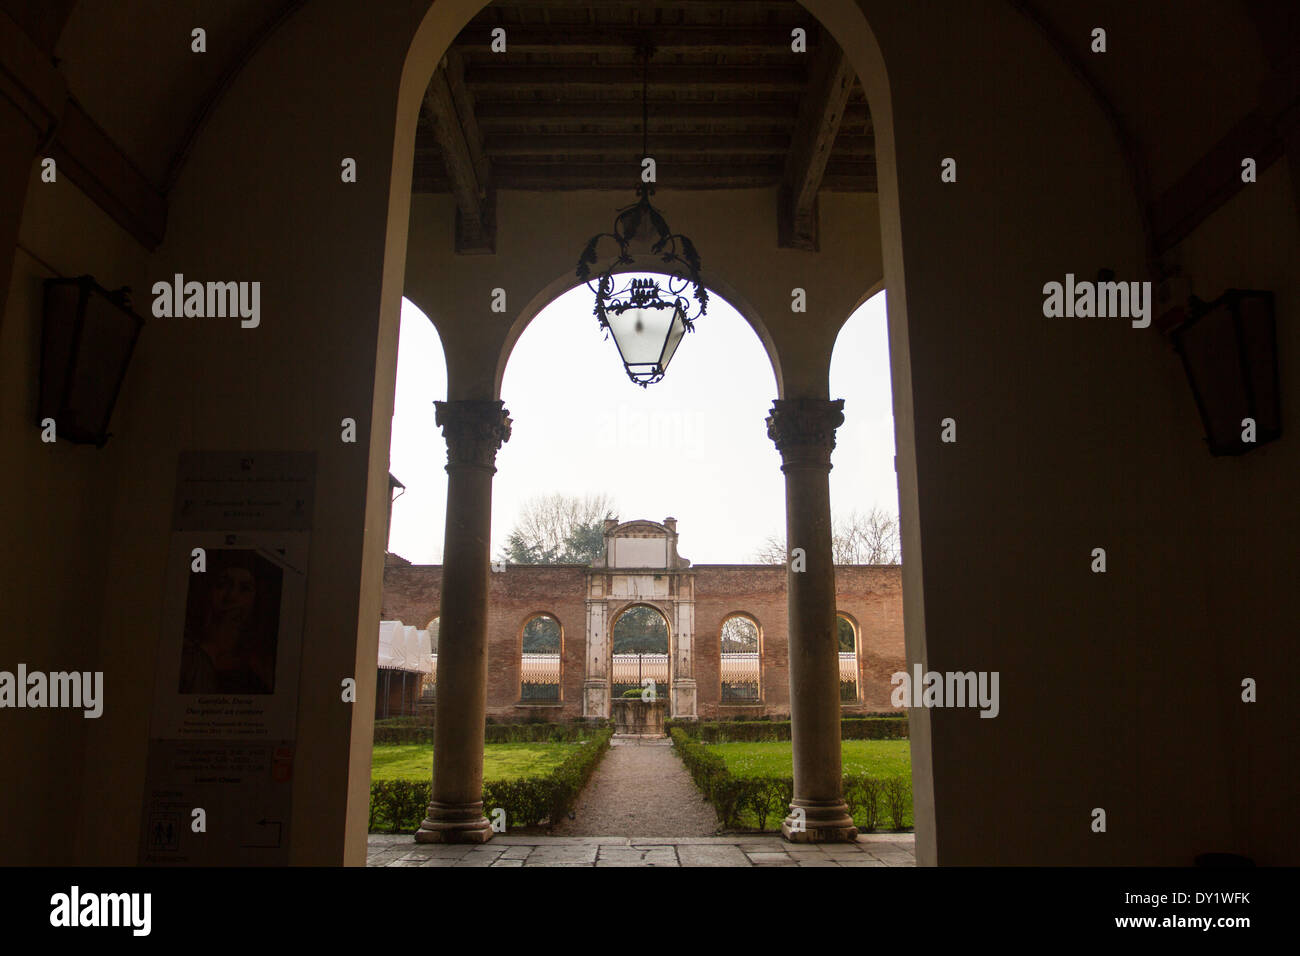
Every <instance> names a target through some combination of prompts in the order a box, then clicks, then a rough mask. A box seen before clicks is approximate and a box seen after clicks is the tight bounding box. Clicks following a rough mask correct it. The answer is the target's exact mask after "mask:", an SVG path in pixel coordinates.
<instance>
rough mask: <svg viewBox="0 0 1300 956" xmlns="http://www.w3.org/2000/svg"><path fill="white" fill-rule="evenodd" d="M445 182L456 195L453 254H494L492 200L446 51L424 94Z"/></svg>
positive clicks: (470, 112) (459, 80)
mask: <svg viewBox="0 0 1300 956" xmlns="http://www.w3.org/2000/svg"><path fill="white" fill-rule="evenodd" d="M424 105H425V109H426V110H427V111H428V114H429V118H430V119H431V121H432V127H433V133H434V137H435V138H436V139H437V142H438V148H439V150H440V151H441V153H442V159H443V164H444V165H445V167H446V171H447V179H448V180H449V181H450V183H451V191H452V192H453V193H454V194H455V196H456V251H457V252H459V253H466V254H469V253H492V252H495V251H496V195H495V193H494V190H493V184H492V171H491V166H490V164H489V162H488V158H487V154H486V153H485V152H484V151H483V138H482V135H481V134H480V133H479V130H478V126H477V124H476V122H475V119H474V108H473V101H472V100H471V99H470V97H469V94H468V91H467V90H466V88H465V82H464V73H463V66H462V65H461V62H460V57H459V55H457V54H456V53H455V52H454V51H449V52H448V54H447V56H446V57H445V58H444V59H443V62H442V63H440V64H439V65H438V68H437V69H436V70H435V71H434V73H433V79H432V81H431V82H430V83H429V88H428V90H426V91H425V95H424Z"/></svg>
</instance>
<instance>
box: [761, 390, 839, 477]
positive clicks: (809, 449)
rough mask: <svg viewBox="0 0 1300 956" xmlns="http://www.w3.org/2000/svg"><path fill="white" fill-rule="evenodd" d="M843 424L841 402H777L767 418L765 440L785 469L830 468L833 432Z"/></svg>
mask: <svg viewBox="0 0 1300 956" xmlns="http://www.w3.org/2000/svg"><path fill="white" fill-rule="evenodd" d="M842 424H844V399H842V398H837V399H835V400H834V401H824V400H822V399H819V398H790V399H782V398H778V399H776V400H775V401H774V402H772V411H771V413H770V414H769V415H768V416H767V437H768V438H770V439H772V441H773V442H775V443H776V450H777V451H779V452H780V453H781V460H782V461H783V462H784V463H785V464H786V465H795V464H797V465H804V466H822V467H825V468H830V466H831V450H832V449H833V448H834V447H835V429H837V428H839V427H840V425H842Z"/></svg>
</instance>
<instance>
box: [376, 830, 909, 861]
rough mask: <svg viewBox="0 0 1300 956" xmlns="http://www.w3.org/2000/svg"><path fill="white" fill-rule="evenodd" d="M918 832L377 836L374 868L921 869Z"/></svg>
mask: <svg viewBox="0 0 1300 956" xmlns="http://www.w3.org/2000/svg"><path fill="white" fill-rule="evenodd" d="M911 837H912V835H911V834H897V835H895V834H890V835H889V839H888V840H883V841H882V840H879V839H871V840H867V841H863V840H861V839H860V840H859V841H858V842H856V843H851V844H845V843H789V842H787V841H785V840H783V839H782V838H781V837H780V836H778V835H776V834H773V835H771V836H764V835H759V834H735V835H732V836H729V837H728V836H719V837H663V836H654V835H639V836H635V837H629V836H618V835H616V836H581V837H575V836H567V837H552V836H546V835H541V834H534V835H516V836H513V837H512V836H508V835H506V834H501V835H497V836H494V837H493V839H492V841H491V842H490V843H486V844H466V843H452V844H447V843H416V842H415V840H414V838H413V837H412V836H411V835H410V834H386V833H385V834H373V835H372V836H371V837H370V839H369V841H368V849H369V854H368V857H367V860H366V865H367V866H435V867H442V866H477V867H493V866H499V867H517V866H529V867H532V866H587V867H591V866H602V867H611V866H618V867H637V866H658V867H666V866H696V867H698V866H744V867H748V866H800V867H802V866H874V867H892V866H908V867H910V866H915V865H916V857H915V842H914V840H913V839H911Z"/></svg>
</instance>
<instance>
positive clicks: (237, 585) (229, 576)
mask: <svg viewBox="0 0 1300 956" xmlns="http://www.w3.org/2000/svg"><path fill="white" fill-rule="evenodd" d="M256 600H257V582H256V581H255V580H254V579H253V572H252V571H250V570H248V569H247V568H226V570H224V571H222V572H221V574H219V575H218V576H217V579H216V581H215V582H213V585H212V591H211V592H210V593H209V595H208V615H209V619H210V620H213V619H214V620H215V621H221V622H223V623H230V624H246V623H248V620H249V619H250V618H251V617H252V616H253V604H254V602H255V601H256Z"/></svg>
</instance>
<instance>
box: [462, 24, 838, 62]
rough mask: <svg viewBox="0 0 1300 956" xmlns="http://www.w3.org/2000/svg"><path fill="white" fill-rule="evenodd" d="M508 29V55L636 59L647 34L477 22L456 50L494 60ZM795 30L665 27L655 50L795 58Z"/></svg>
mask: <svg viewBox="0 0 1300 956" xmlns="http://www.w3.org/2000/svg"><path fill="white" fill-rule="evenodd" d="M497 26H503V27H504V29H505V31H506V54H507V55H509V54H511V53H532V54H546V53H556V54H566V53H567V54H573V53H611V52H623V53H626V54H627V55H628V58H629V59H634V51H635V50H636V46H637V41H638V40H639V39H640V38H641V36H642V35H643V33H644V32H645V31H643V30H639V29H637V28H635V27H630V26H614V25H610V26H609V27H595V28H592V27H587V28H583V27H574V28H572V29H562V28H557V27H546V26H539V25H533V24H487V23H484V24H478V23H471V24H470V25H469V26H468V27H466V28H465V29H464V30H463V31H462V32H461V34H460V36H458V37H457V38H456V44H455V47H454V49H456V50H459V51H461V52H462V53H464V54H465V55H466V56H467V57H468V56H471V55H473V54H477V53H484V54H486V55H490V56H499V55H500V54H496V53H491V52H490V51H491V46H492V30H493V29H495V28H496V27H497ZM792 29H793V27H791V26H782V25H774V26H770V27H718V26H678V25H673V26H665V27H656V28H655V29H654V31H653V34H654V44H655V50H656V51H657V52H658V53H659V54H661V55H662V54H675V53H688V54H689V53H696V54H698V53H720V54H740V53H749V54H776V53H786V54H790V55H791V56H800V55H802V54H796V53H793V52H792V51H791V49H790V31H791V30H792ZM808 33H809V36H808V42H809V44H810V45H812V46H815V44H816V38H817V31H816V30H815V29H809V31H808Z"/></svg>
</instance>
